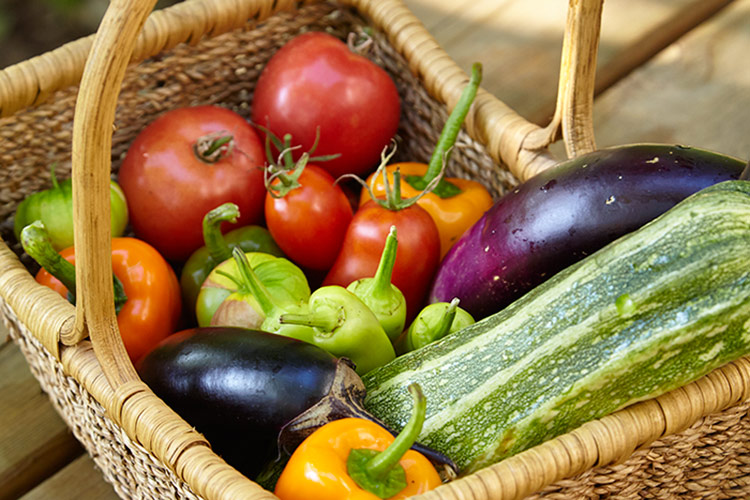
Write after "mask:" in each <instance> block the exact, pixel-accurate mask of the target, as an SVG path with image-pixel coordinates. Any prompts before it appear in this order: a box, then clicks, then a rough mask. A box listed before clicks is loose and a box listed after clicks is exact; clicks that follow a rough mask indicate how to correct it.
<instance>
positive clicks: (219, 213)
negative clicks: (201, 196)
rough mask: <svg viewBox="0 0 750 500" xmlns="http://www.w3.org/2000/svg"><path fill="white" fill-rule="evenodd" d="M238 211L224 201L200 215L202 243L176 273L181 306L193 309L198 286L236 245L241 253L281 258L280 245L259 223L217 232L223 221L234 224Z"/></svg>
mask: <svg viewBox="0 0 750 500" xmlns="http://www.w3.org/2000/svg"><path fill="white" fill-rule="evenodd" d="M239 216H240V211H239V208H238V207H237V205H235V204H234V203H224V204H223V205H221V206H218V207H216V208H214V209H213V210H211V211H210V212H208V213H207V214H206V215H205V217H203V240H204V242H205V243H206V246H204V247H201V248H199V249H198V250H196V251H195V252H193V254H192V255H191V256H190V258H189V259H188V260H187V261H186V262H185V265H184V266H183V268H182V273H181V274H180V288H181V289H182V298H183V301H184V303H185V306H186V307H187V308H188V309H190V310H195V304H196V300H197V299H198V293H199V292H200V289H201V285H202V284H203V282H204V281H205V280H206V277H207V276H208V275H209V273H210V272H211V271H212V270H213V269H214V268H215V267H216V266H217V265H219V264H220V263H222V262H224V261H225V260H227V259H231V258H232V249H233V248H234V247H240V248H241V249H242V251H244V252H264V253H269V254H271V255H275V256H276V257H283V256H284V253H283V252H282V251H281V248H279V246H278V245H277V244H276V242H275V241H274V240H273V238H272V237H271V233H270V232H269V231H268V229H266V228H264V227H261V226H254V225H251V226H244V227H239V228H237V229H233V230H232V231H229V232H228V233H227V234H222V233H221V224H222V223H223V222H231V223H233V224H234V223H236V222H237V218H238V217H239Z"/></svg>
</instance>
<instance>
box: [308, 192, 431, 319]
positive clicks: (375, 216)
mask: <svg viewBox="0 0 750 500" xmlns="http://www.w3.org/2000/svg"><path fill="white" fill-rule="evenodd" d="M392 225H395V226H396V231H397V232H398V249H397V250H396V263H395V265H394V267H393V275H392V277H391V282H392V283H393V284H394V285H396V287H397V288H398V289H399V290H400V291H401V293H403V294H404V298H405V299H406V309H407V312H406V316H407V322H408V321H410V319H413V318H414V317H415V316H416V314H417V312H419V310H420V309H421V308H422V305H423V304H424V302H425V299H426V297H427V291H428V289H429V286H430V282H431V281H432V277H433V275H434V274H435V272H436V270H437V267H438V263H439V262H440V236H439V234H438V230H437V226H436V225H435V221H433V220H432V217H431V216H430V214H429V213H428V212H427V211H426V210H425V209H423V208H422V207H420V206H419V205H411V206H409V207H407V208H402V209H400V210H389V209H387V208H383V207H382V206H380V205H379V204H378V203H377V202H375V201H373V200H369V201H367V202H366V203H365V204H363V205H362V206H361V207H360V208H359V210H357V212H356V213H355V214H354V218H353V219H352V221H351V223H350V224H349V228H348V230H347V232H346V237H345V238H344V243H343V245H342V247H341V252H340V253H339V255H338V257H337V258H336V262H335V263H334V264H333V267H332V268H331V270H330V271H329V272H328V275H327V276H326V277H325V279H324V280H323V284H324V285H340V286H348V285H349V284H350V283H351V282H352V281H355V280H358V279H360V278H367V277H372V276H374V275H375V272H376V271H377V268H378V264H379V262H380V256H381V254H382V253H383V247H385V240H386V238H387V237H388V233H389V232H390V228H391V226H392Z"/></svg>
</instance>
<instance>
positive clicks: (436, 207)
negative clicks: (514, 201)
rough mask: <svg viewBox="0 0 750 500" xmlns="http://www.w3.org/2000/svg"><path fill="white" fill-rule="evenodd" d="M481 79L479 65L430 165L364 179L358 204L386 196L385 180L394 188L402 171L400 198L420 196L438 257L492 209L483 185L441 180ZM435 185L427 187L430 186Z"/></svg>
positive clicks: (390, 167) (404, 165)
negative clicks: (432, 229) (432, 223)
mask: <svg viewBox="0 0 750 500" xmlns="http://www.w3.org/2000/svg"><path fill="white" fill-rule="evenodd" d="M481 79H482V66H481V65H480V64H479V63H476V64H474V66H473V67H472V74H471V80H469V84H468V85H467V86H466V88H465V89H464V91H463V93H462V94H461V98H460V99H459V101H458V103H457V104H456V107H455V108H453V111H452V112H451V114H450V116H449V117H448V120H447V121H446V122H445V126H444V128H443V131H442V132H441V134H440V139H439V140H438V143H437V145H436V146H435V150H434V151H433V153H432V157H431V158H430V163H429V165H428V164H425V163H415V162H405V163H397V164H393V165H388V166H387V167H386V168H385V171H386V174H383V175H381V172H375V173H373V174H371V175H370V176H369V177H368V179H367V186H368V187H369V189H363V190H362V194H361V198H360V204H362V203H364V202H366V201H367V200H369V199H370V198H371V197H372V196H375V197H377V198H380V197H383V196H385V194H386V191H385V189H386V188H385V182H384V177H385V176H386V175H387V176H388V182H389V184H390V185H393V183H394V180H393V172H394V171H395V170H396V169H398V170H399V171H400V172H401V182H400V186H401V195H402V197H403V198H411V197H414V196H418V195H420V194H422V197H421V198H419V200H418V201H417V204H418V205H419V206H421V207H422V208H424V209H425V210H426V211H427V212H428V213H429V214H430V215H431V216H432V218H433V220H434V221H435V225H436V226H437V228H438V233H439V234H440V257H441V258H442V257H444V256H445V254H446V253H447V252H448V250H449V249H450V248H451V247H452V246H453V244H454V243H455V242H456V240H458V238H459V237H460V236H461V235H462V234H463V233H464V232H466V230H467V229H469V228H470V227H471V226H472V225H473V224H474V223H475V222H476V221H478V220H479V218H480V217H481V216H482V215H483V214H484V213H485V212H486V211H487V210H489V209H490V207H492V203H493V200H492V195H491V194H490V193H489V191H488V190H487V188H485V187H484V185H483V184H481V183H479V182H476V181H472V180H468V179H461V178H458V177H450V178H441V179H439V180H438V177H439V176H440V175H441V174H442V171H443V166H444V164H445V162H447V160H448V157H449V156H450V150H451V148H452V147H453V144H454V143H455V142H456V137H457V136H458V132H459V130H460V129H461V124H462V123H463V121H464V118H466V114H467V113H468V112H469V108H470V107H471V103H472V101H473V100H474V97H475V96H476V93H477V90H478V88H479V83H480V81H481ZM434 182H437V184H436V185H434V186H430V184H431V183H434Z"/></svg>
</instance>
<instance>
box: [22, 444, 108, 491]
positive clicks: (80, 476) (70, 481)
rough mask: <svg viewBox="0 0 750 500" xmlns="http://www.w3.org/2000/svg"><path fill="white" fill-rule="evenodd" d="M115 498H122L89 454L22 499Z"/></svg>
mask: <svg viewBox="0 0 750 500" xmlns="http://www.w3.org/2000/svg"><path fill="white" fill-rule="evenodd" d="M50 498H54V499H55V500H80V499H96V500H115V499H118V498H120V497H119V496H118V495H117V494H116V493H115V490H114V488H113V487H112V485H111V484H109V483H107V482H106V481H105V480H104V478H103V476H102V472H101V471H100V470H99V469H98V468H97V467H96V465H95V464H94V461H93V460H92V459H91V457H90V456H89V455H82V456H81V457H79V458H77V459H76V460H74V461H73V462H71V463H70V464H68V465H67V466H66V467H64V468H63V469H62V470H60V471H59V472H58V473H57V474H55V475H54V476H52V477H51V478H50V479H48V480H47V481H45V482H43V483H42V484H40V485H39V486H37V487H36V488H34V489H33V490H31V491H30V492H29V493H27V494H26V495H24V496H22V497H21V500H49V499H50Z"/></svg>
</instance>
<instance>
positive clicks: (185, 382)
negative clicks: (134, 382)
mask: <svg viewBox="0 0 750 500" xmlns="http://www.w3.org/2000/svg"><path fill="white" fill-rule="evenodd" d="M336 363H337V360H336V358H335V357H333V356H331V355H329V354H328V353H326V352H325V351H323V350H322V349H319V348H317V347H315V346H313V345H311V344H308V343H306V342H302V341H298V340H294V339H291V338H288V337H284V336H281V335H275V334H272V333H264V332H259V331H255V330H248V329H244V328H233V327H208V328H195V329H191V330H184V331H182V332H179V333H176V334H174V335H173V336H171V337H169V338H168V339H167V340H166V341H164V342H162V343H161V344H159V345H158V346H157V347H156V348H155V349H154V350H153V351H151V352H150V353H149V354H147V355H146V356H145V357H144V358H143V359H142V360H141V361H140V362H139V363H138V364H137V366H136V367H137V369H138V373H139V375H140V377H141V379H142V380H143V381H144V382H145V383H146V384H147V385H148V386H149V387H150V388H151V390H152V391H153V392H154V393H155V394H156V395H157V396H159V397H160V398H161V399H163V400H164V401H165V402H166V403H167V404H168V405H169V406H170V407H171V408H172V409H174V410H175V411H176V412H177V413H178V414H179V415H180V416H182V417H183V418H184V419H185V420H186V421H187V422H188V423H189V424H191V425H193V426H194V427H195V428H196V429H197V430H198V432H201V433H203V434H204V435H205V436H206V438H207V439H208V440H209V442H210V443H211V446H212V449H214V450H215V451H216V452H217V453H218V454H219V455H220V456H221V457H222V458H224V459H225V460H226V461H227V462H228V463H229V464H231V465H232V466H234V467H235V468H237V469H238V470H239V471H240V472H242V473H243V474H245V475H247V476H249V477H254V476H255V475H256V474H257V473H258V472H259V471H260V469H261V467H262V466H263V465H264V464H265V462H267V461H269V460H272V459H273V458H275V456H276V438H277V436H278V433H279V431H280V430H281V428H282V426H283V425H284V424H286V423H287V422H289V421H291V420H293V419H294V418H295V417H297V416H298V415H299V414H300V413H302V412H303V411H305V410H307V409H308V408H310V407H311V406H313V405H314V404H315V403H317V402H318V401H320V400H321V398H323V397H324V396H325V395H326V394H327V393H328V391H329V389H330V388H331V385H332V384H333V380H334V375H335V372H336Z"/></svg>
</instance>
